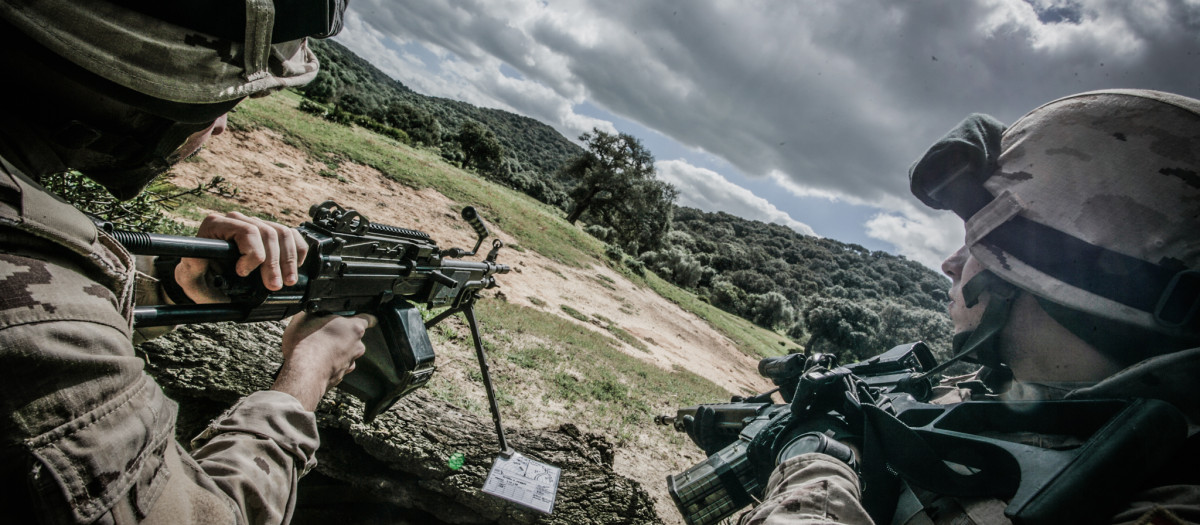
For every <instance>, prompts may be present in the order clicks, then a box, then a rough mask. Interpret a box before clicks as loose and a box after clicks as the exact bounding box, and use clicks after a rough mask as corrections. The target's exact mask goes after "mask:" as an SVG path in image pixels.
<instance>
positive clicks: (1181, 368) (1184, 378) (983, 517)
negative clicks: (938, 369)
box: [738, 348, 1200, 525]
mask: <svg viewBox="0 0 1200 525" xmlns="http://www.w3.org/2000/svg"><path fill="white" fill-rule="evenodd" d="M1196 377H1200V348H1195V349H1191V350H1187V351H1183V352H1178V353H1174V354H1169V355H1164V356H1160V357H1156V358H1152V359H1148V360H1146V361H1143V362H1141V363H1138V364H1136V365H1134V366H1132V367H1130V368H1128V369H1126V370H1123V371H1121V372H1120V373H1118V374H1116V375H1113V376H1112V377H1110V378H1108V379H1105V380H1104V381H1101V382H1100V383H1097V384H1094V385H1090V386H1087V387H1083V388H1077V389H1074V390H1070V391H1063V392H1062V393H1061V394H1053V393H1047V392H1046V391H1045V390H1046V389H1045V388H1044V387H1039V386H1037V385H1024V386H1020V387H1019V389H1020V390H1022V391H1023V395H1022V398H1025V399H1029V398H1038V396H1047V397H1054V398H1062V397H1065V398H1068V399H1071V398H1078V399H1082V398H1097V399H1099V398H1124V397H1146V398H1154V399H1162V400H1164V401H1168V402H1170V403H1172V404H1173V405H1175V406H1176V407H1177V408H1179V409H1180V410H1181V411H1183V412H1184V414H1185V416H1186V417H1187V419H1188V421H1189V436H1190V437H1191V439H1189V440H1188V443H1187V445H1186V446H1185V449H1186V450H1185V451H1184V452H1183V453H1182V454H1181V458H1184V459H1185V461H1183V462H1181V463H1180V465H1174V466H1172V468H1173V470H1175V471H1181V472H1170V473H1160V475H1159V479H1156V480H1153V482H1152V483H1151V486H1150V487H1148V488H1147V489H1145V490H1143V491H1141V492H1139V493H1136V494H1132V495H1130V497H1129V498H1128V500H1127V501H1126V502H1125V504H1124V506H1123V508H1122V509H1121V510H1119V511H1118V512H1117V514H1116V515H1114V516H1113V518H1112V520H1111V522H1112V523H1116V524H1136V525H1148V524H1155V525H1170V524H1179V523H1200V484H1197V482H1196V480H1197V475H1196V473H1195V472H1188V471H1189V470H1192V464H1193V463H1194V462H1195V461H1196V459H1197V457H1200V450H1196V448H1197V447H1196V443H1197V439H1200V438H1197V436H1198V435H1200V426H1198V425H1197V422H1200V389H1197V388H1196V383H1195V381H1196ZM956 379H962V378H950V379H949V380H947V381H946V382H944V383H943V386H941V387H939V388H938V392H937V394H938V397H937V399H935V401H936V402H942V403H952V402H957V401H965V400H968V399H970V397H971V394H970V390H967V389H959V388H955V387H954V386H953V384H954V383H955V380H956ZM1042 398H1045V397H1042ZM1181 473H1182V476H1180V474H1181ZM1181 477H1182V478H1183V479H1180V478H1181ZM924 496H925V497H923V498H921V500H920V502H919V504H920V505H922V506H923V510H921V511H919V512H917V513H916V514H914V515H912V516H907V517H899V520H900V521H895V520H894V521H893V522H895V523H908V524H916V525H924V524H935V523H937V524H941V523H955V524H963V525H969V524H975V525H993V524H997V525H999V524H1008V523H1011V522H1010V521H1009V520H1008V519H1007V518H1005V516H1004V508H1005V507H1006V503H1005V502H1003V501H1000V500H995V499H975V500H968V499H964V498H945V497H940V498H939V497H929V496H931V495H928V494H926V495H924ZM860 498H861V493H860V486H859V479H858V475H857V474H856V473H855V472H854V471H853V470H852V469H850V468H849V467H847V466H846V465H845V464H843V463H841V462H840V461H837V460H835V459H833V458H831V457H829V456H825V455H822V454H804V455H801V456H797V457H794V458H790V459H788V460H787V461H784V462H783V463H781V464H780V465H779V466H778V467H776V468H775V471H774V472H773V473H772V474H771V478H770V481H769V482H768V484H767V490H766V495H765V497H764V499H763V502H762V504H760V505H758V506H757V507H756V508H754V509H752V510H750V511H749V512H747V513H745V514H743V515H742V517H741V520H740V521H739V522H738V523H739V525H811V524H848V525H849V524H853V525H858V524H869V523H873V522H872V521H871V518H870V517H869V516H868V515H867V512H866V511H865V510H864V509H863V507H862V505H861V504H860Z"/></svg>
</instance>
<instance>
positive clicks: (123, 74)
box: [0, 0, 318, 104]
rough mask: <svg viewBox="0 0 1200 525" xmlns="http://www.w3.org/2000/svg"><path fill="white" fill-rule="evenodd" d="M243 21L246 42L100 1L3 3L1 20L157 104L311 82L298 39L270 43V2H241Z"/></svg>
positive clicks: (310, 62) (311, 64) (208, 100)
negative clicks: (243, 7) (199, 31)
mask: <svg viewBox="0 0 1200 525" xmlns="http://www.w3.org/2000/svg"><path fill="white" fill-rule="evenodd" d="M245 15H246V18H245V26H246V31H245V39H244V40H240V41H224V40H222V39H220V38H215V37H213V38H206V37H205V35H203V34H198V32H197V31H195V30H190V29H186V28H183V27H180V26H178V25H174V24H170V23H164V22H163V20H160V19H158V18H154V17H152V16H149V15H146V14H143V13H142V12H139V11H137V10H133V9H129V8H126V7H123V6H120V5H117V3H112V2H106V1H101V0H88V1H85V2H81V1H78V0H39V1H37V2H27V1H21V2H10V1H5V2H0V17H2V18H3V19H4V20H6V21H7V22H8V23H10V24H12V25H13V26H14V27H16V28H17V29H19V30H20V31H22V32H23V33H25V34H26V35H28V36H30V37H31V38H33V39H34V40H36V41H37V42H38V43H40V44H41V45H43V46H45V47H46V48H48V49H49V50H51V51H53V52H54V53H56V54H58V55H60V56H62V57H64V58H67V59H68V60H70V61H71V62H74V63H75V64H76V65H78V66H80V67H82V68H84V69H86V70H88V71H91V72H92V73H95V74H97V75H100V76H101V77H104V78H106V79H108V80H110V81H112V82H115V83H116V84H119V85H122V86H125V87H127V88H130V89H133V90H135V91H137V92H140V93H143V94H146V95H149V96H151V97H155V98H158V99H162V100H167V101H172V102H181V103H186V104H212V103H218V102H226V101H232V100H238V99H242V98H245V97H246V96H248V95H252V94H255V93H258V92H262V91H266V90H272V89H278V88H284V87H289V86H297V85H303V84H305V83H307V82H309V81H311V80H312V79H313V78H314V77H315V76H316V74H317V68H318V63H317V58H316V56H315V55H313V53H312V51H310V50H309V49H308V46H307V44H306V42H305V40H304V39H303V38H298V39H295V40H291V41H286V42H278V43H274V44H273V43H272V29H273V24H274V20H275V6H274V2H272V1H271V0H246V2H245ZM238 22H239V23H240V22H241V21H240V20H239V21H238Z"/></svg>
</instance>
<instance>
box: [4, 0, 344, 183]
mask: <svg viewBox="0 0 1200 525" xmlns="http://www.w3.org/2000/svg"><path fill="white" fill-rule="evenodd" d="M345 8H346V0H289V1H286V2H285V1H274V0H171V1H156V0H88V1H82V2H81V1H78V0H38V1H36V2H30V1H13V2H9V1H6V2H0V32H3V33H5V34H4V35H3V38H4V44H5V45H6V46H8V47H9V49H10V50H14V49H17V50H20V52H21V53H23V54H26V55H27V56H28V57H29V58H26V59H25V60H26V61H25V62H23V63H20V62H17V63H16V64H17V66H16V67H37V68H46V70H48V71H53V72H54V74H56V75H62V78H64V79H68V80H70V81H71V82H74V83H76V84H79V85H85V86H87V87H88V88H89V90H91V91H94V92H96V93H100V94H102V95H103V96H104V97H107V99H111V100H115V101H118V102H119V103H121V104H126V105H128V106H131V107H134V108H137V109H139V110H142V111H145V112H146V113H147V114H149V115H153V116H156V117H159V118H161V119H163V121H164V123H163V124H162V125H161V126H159V128H161V129H158V130H156V131H154V132H153V133H147V134H145V135H146V136H122V137H103V135H104V134H105V133H109V134H110V135H119V133H118V132H116V131H114V130H106V129H104V126H103V125H99V124H97V125H92V123H87V122H85V123H83V124H82V125H81V124H79V123H76V122H72V119H71V118H70V117H69V116H68V115H67V111H65V110H64V111H63V115H64V116H62V117H61V120H63V122H61V123H55V124H54V125H58V126H62V127H63V128H64V129H61V130H57V129H55V130H51V133H50V135H51V136H54V137H62V142H64V143H66V144H67V145H68V146H74V145H76V143H79V144H83V145H84V146H90V147H93V148H97V147H103V148H107V149H108V150H109V151H113V152H116V153H113V154H114V155H118V154H123V155H125V157H127V158H128V161H127V163H128V164H129V166H130V170H129V171H130V172H132V171H136V170H134V169H133V166H134V165H136V164H138V163H143V164H145V163H149V164H155V163H159V164H161V162H160V161H161V158H160V157H163V156H164V155H165V154H166V153H169V151H170V148H172V145H171V143H175V144H176V145H177V144H178V143H179V142H180V137H186V136H188V135H190V134H191V133H194V132H195V131H197V130H198V129H203V127H205V126H207V125H209V124H211V123H212V122H213V121H214V120H216V119H217V118H218V117H220V116H221V115H223V114H225V113H226V112H228V111H229V110H230V109H232V108H233V106H235V105H236V104H237V103H238V102H239V101H241V100H242V99H244V98H246V97H247V96H254V95H257V94H262V93H265V92H269V91H272V90H277V89H281V88H285V87H293V86H300V85H303V84H305V83H308V82H309V81H311V80H312V79H313V78H315V76H316V74H317V70H318V66H319V64H318V61H317V58H316V56H315V55H314V54H313V53H312V51H311V50H310V49H309V47H308V45H307V41H306V38H307V37H310V36H311V37H328V36H331V35H333V34H336V33H337V32H338V31H339V30H340V29H341V26H342V16H343V13H344V11H345ZM8 52H11V51H6V53H8ZM22 64H25V65H22ZM21 77H22V75H20V74H17V73H13V72H11V71H10V78H12V79H14V81H17V82H19V80H16V79H20V78H21ZM17 86H18V87H21V85H20V84H17ZM31 89H33V88H31ZM34 95H36V93H34ZM27 96H28V95H27ZM40 106H42V107H40V108H38V111H39V112H40V113H38V114H36V115H34V117H38V118H41V117H46V116H49V117H50V118H56V117H58V115H55V114H53V111H54V110H55V108H54V107H53V106H54V104H49V103H45V102H44V101H42V102H41V103H40ZM31 120H36V118H35V119H31ZM168 123H169V124H168ZM70 126H74V128H70ZM88 126H91V127H92V128H95V129H87V127H88ZM168 128H169V129H168ZM155 137H157V138H155ZM152 141H154V142H157V144H151V143H150V142H152ZM139 147H140V148H141V149H143V150H146V151H144V155H143V156H142V157H138V156H137V155H138V154H132V153H128V152H129V151H134V150H137V149H138V148H139ZM160 168H162V166H156V167H155V169H158V171H161V169H160ZM117 171H121V170H117ZM88 175H89V176H91V177H92V178H94V179H98V180H97V181H98V182H101V183H102V184H104V185H105V186H106V187H108V188H109V190H110V191H111V192H113V193H114V194H115V195H118V197H122V196H124V197H128V196H132V194H136V193H137V192H138V191H140V190H141V188H142V186H144V184H145V183H146V182H148V180H149V179H147V180H145V181H141V180H128V179H129V178H130V177H132V178H134V179H139V178H143V177H145V176H146V175H147V173H133V174H132V175H130V174H129V173H125V174H121V173H116V174H112V175H113V176H111V177H107V178H108V179H111V180H104V179H106V174H103V173H101V174H97V173H93V172H89V173H88ZM114 189H115V191H114Z"/></svg>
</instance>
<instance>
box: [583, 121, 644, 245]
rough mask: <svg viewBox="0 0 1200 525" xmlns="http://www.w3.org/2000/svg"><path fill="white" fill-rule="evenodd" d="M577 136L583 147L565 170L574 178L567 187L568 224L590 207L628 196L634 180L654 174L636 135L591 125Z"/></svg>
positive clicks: (602, 205)
mask: <svg viewBox="0 0 1200 525" xmlns="http://www.w3.org/2000/svg"><path fill="white" fill-rule="evenodd" d="M579 140H581V141H583V142H586V143H587V151H585V152H584V153H583V154H582V155H580V156H579V157H577V158H576V159H575V160H574V161H573V162H571V164H569V165H568V166H567V168H566V170H565V171H566V173H567V175H569V176H570V177H571V178H573V179H575V180H576V181H578V183H577V184H576V186H575V188H574V189H572V190H571V201H572V209H571V213H570V214H568V215H567V222H569V223H571V224H575V221H577V220H579V218H580V217H581V216H583V214H584V213H585V212H587V211H588V210H590V209H592V208H603V207H604V206H606V205H608V204H610V203H612V202H615V201H618V200H620V199H623V198H626V197H628V196H629V195H630V193H631V192H632V190H633V189H634V186H635V185H636V183H637V182H638V181H642V180H646V179H652V178H654V156H653V155H651V154H650V150H647V149H646V147H645V146H643V145H642V142H641V141H640V140H638V139H637V137H634V136H633V135H629V134H626V133H621V134H618V135H612V134H609V133H605V132H603V131H600V130H599V129H592V132H591V133H584V134H582V135H580V136H579Z"/></svg>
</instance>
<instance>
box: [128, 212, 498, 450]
mask: <svg viewBox="0 0 1200 525" xmlns="http://www.w3.org/2000/svg"><path fill="white" fill-rule="evenodd" d="M309 215H310V216H311V220H310V221H308V222H305V223H304V224H302V225H300V226H299V227H298V228H297V230H298V231H299V232H300V234H301V235H302V236H303V237H304V239H305V241H306V242H307V243H308V246H309V252H308V255H307V256H306V257H305V261H304V263H303V265H302V266H301V268H300V272H299V273H300V275H299V279H298V280H297V282H296V284H294V285H291V286H285V287H283V288H282V289H280V290H276V291H271V290H268V289H266V287H265V286H263V284H262V279H261V277H260V276H259V273H258V271H257V270H255V271H254V272H252V273H251V274H250V275H248V276H246V277H239V276H237V275H236V273H234V272H233V270H232V267H233V266H232V265H233V262H234V261H236V260H237V258H238V257H239V256H240V254H239V252H238V250H237V247H236V245H234V244H233V243H232V242H228V241H221V240H213V239H200V238H194V237H180V236H171V235H159V234H147V233H135V232H122V231H110V233H111V234H112V235H113V236H114V238H116V239H117V240H118V241H120V242H121V243H122V244H123V245H125V246H126V248H128V249H129V250H130V251H131V252H132V253H134V254H137V255H156V256H160V257H197V258H207V259H214V260H217V261H221V262H222V263H223V264H224V265H225V266H226V268H225V270H224V271H219V272H210V274H209V276H208V277H207V278H208V279H209V283H210V284H211V285H212V286H214V287H215V288H216V289H219V290H221V291H223V292H224V293H225V294H226V295H227V296H228V297H229V299H230V302H229V303H221V304H203V305H196V304H175V305H151V306H138V307H137V308H136V309H135V311H134V323H135V325H136V326H139V327H141V326H166V325H178V324H190V323H205V322H217V321H234V322H256V321H270V320H280V319H284V318H287V317H290V316H292V315H294V314H296V313H299V312H301V311H304V312H309V313H313V314H336V315H354V314H357V313H370V314H373V315H375V316H376V317H377V318H378V321H379V322H378V323H377V325H376V327H375V328H372V329H371V330H368V332H367V335H366V336H364V339H363V341H364V344H365V345H366V347H367V350H366V354H364V355H363V357H361V358H359V359H358V360H357V361H356V367H355V371H354V372H353V373H351V374H348V375H347V376H346V377H345V378H344V379H343V380H342V382H341V383H340V384H339V385H338V388H339V389H341V390H344V391H346V392H347V393H350V394H352V395H354V396H355V397H358V398H360V399H362V400H363V402H364V403H366V407H365V410H364V419H365V420H366V421H370V420H372V419H374V417H375V416H376V415H378V414H379V413H381V412H383V411H384V410H387V409H388V408H389V407H391V406H392V405H393V404H394V403H395V402H396V401H397V400H398V399H399V398H400V397H403V396H404V395H405V394H407V393H409V392H411V391H413V390H415V389H417V388H419V387H421V386H422V385H424V384H425V383H426V382H428V381H429V379H430V377H432V375H433V372H434V370H435V366H434V357H435V355H434V351H433V346H432V343H431V342H430V340H429V335H428V333H427V328H428V327H431V326H433V325H434V324H436V323H438V322H440V321H442V320H443V319H445V318H447V317H448V316H450V315H452V314H454V313H459V312H462V313H464V315H465V316H466V317H467V320H468V323H469V324H470V325H471V329H472V336H473V337H474V339H475V341H474V342H475V346H476V350H477V353H478V357H479V360H480V364H481V366H483V367H484V368H485V369H486V361H485V358H484V356H483V353H482V345H481V344H480V343H479V339H478V329H477V327H476V326H475V320H474V311H473V305H474V302H475V300H476V299H477V298H478V292H479V291H481V290H484V289H487V288H492V287H494V286H496V280H495V275H496V274H502V273H507V272H508V271H509V269H510V268H509V267H508V266H507V265H504V264H499V263H497V262H496V257H497V255H498V253H499V250H500V248H501V246H503V243H501V242H500V241H499V240H498V239H497V240H495V241H494V242H493V247H492V250H491V251H490V252H489V253H488V254H487V256H486V257H485V258H484V260H482V261H463V260H457V258H460V257H466V256H471V255H474V254H475V252H476V251H477V250H478V249H479V247H480V245H481V244H482V242H483V240H484V238H485V237H487V236H488V231H487V227H486V226H485V225H484V224H483V222H482V221H481V220H480V219H479V217H478V215H477V214H476V212H475V210H474V209H473V208H469V207H468V208H466V209H464V210H463V218H464V219H466V220H467V222H468V223H470V224H471V226H472V227H473V228H474V229H475V231H476V233H477V235H478V241H477V242H476V245H475V249H474V250H471V251H466V250H462V249H450V250H445V251H443V250H440V249H439V248H438V246H437V243H435V242H434V241H433V240H432V239H430V237H429V235H428V234H426V233H424V232H421V231H417V230H411V229H407V228H398V227H394V226H387V225H383V224H375V223H372V222H370V221H369V220H368V219H367V218H366V217H364V216H362V215H361V214H360V213H358V212H356V211H355V210H352V209H345V208H342V207H341V206H338V205H337V204H336V203H334V202H331V201H327V202H324V203H321V204H318V205H314V206H313V207H312V208H311V209H310V210H309ZM415 304H424V305H425V306H426V308H427V309H434V308H442V307H446V308H448V309H447V310H445V311H444V312H442V313H441V314H439V315H437V316H436V317H434V318H432V319H430V320H429V321H425V320H424V319H423V317H422V315H421V312H420V310H419V309H418V308H417V307H416V306H415ZM484 377H485V379H487V381H485V386H486V387H487V388H488V394H489V398H492V397H494V394H493V392H492V388H491V382H490V379H488V376H487V374H486V373H485V374H484ZM493 404H494V403H493ZM493 417H494V419H496V420H497V421H498V419H499V415H498V411H497V410H495V409H493ZM498 431H499V427H498ZM500 440H501V448H502V449H507V445H506V443H504V438H503V435H502V432H501V437H500Z"/></svg>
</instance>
